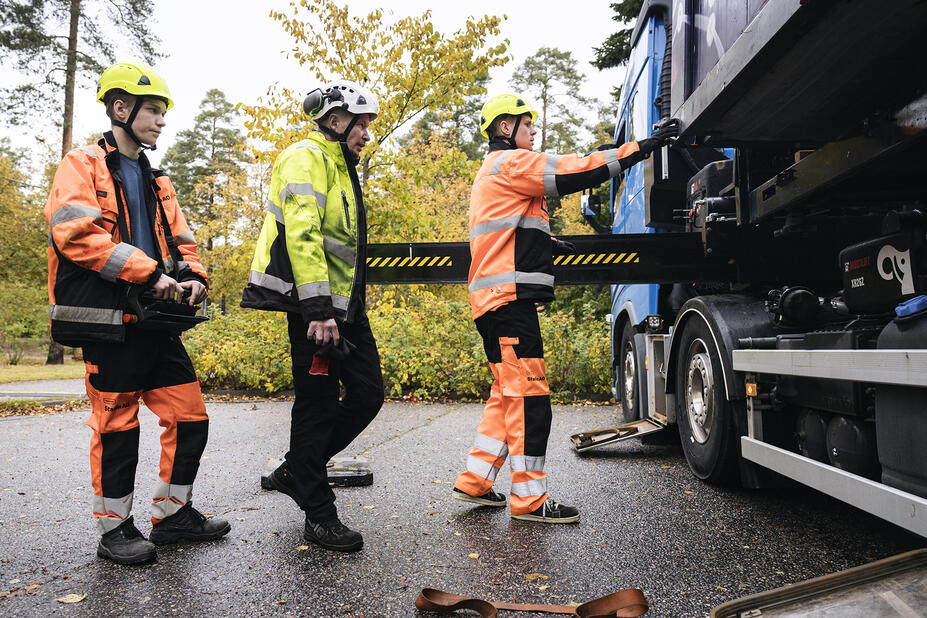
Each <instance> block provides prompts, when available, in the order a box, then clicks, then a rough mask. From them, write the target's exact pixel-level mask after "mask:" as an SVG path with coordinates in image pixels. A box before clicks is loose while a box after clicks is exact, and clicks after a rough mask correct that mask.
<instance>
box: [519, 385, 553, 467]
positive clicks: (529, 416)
mask: <svg viewBox="0 0 927 618" xmlns="http://www.w3.org/2000/svg"><path fill="white" fill-rule="evenodd" d="M552 420H553V414H552V412H551V409H550V397H549V396H547V395H538V396H535V397H525V455H534V456H541V455H544V454H545V453H547V439H548V438H549V437H550V424H551V421H552Z"/></svg>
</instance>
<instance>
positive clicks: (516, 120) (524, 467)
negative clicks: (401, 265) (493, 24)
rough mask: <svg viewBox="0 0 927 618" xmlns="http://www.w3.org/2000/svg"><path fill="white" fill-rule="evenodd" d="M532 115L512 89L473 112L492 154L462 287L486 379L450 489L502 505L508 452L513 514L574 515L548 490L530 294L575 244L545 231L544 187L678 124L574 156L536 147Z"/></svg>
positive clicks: (479, 188)
mask: <svg viewBox="0 0 927 618" xmlns="http://www.w3.org/2000/svg"><path fill="white" fill-rule="evenodd" d="M536 119H537V112H536V111H535V109H534V108H533V107H532V106H531V105H530V104H528V103H527V102H526V99H525V98H524V97H521V96H519V95H515V94H502V95H498V96H495V97H493V98H491V99H489V100H488V101H487V102H486V104H485V105H484V106H483V108H482V110H481V112H480V130H481V132H482V134H483V136H484V137H487V138H489V153H488V154H487V155H486V158H485V159H484V161H483V165H482V167H481V168H480V170H479V172H478V173H477V175H476V179H475V180H474V182H473V189H472V192H471V194H470V222H469V227H470V255H471V264H470V272H469V277H468V286H469V292H470V306H471V309H472V312H473V319H474V321H475V323H476V327H477V330H478V331H479V333H480V335H481V336H482V338H483V348H484V350H485V352H486V357H487V359H488V360H489V365H490V369H491V370H492V373H493V385H492V389H491V392H490V397H489V401H488V402H487V403H486V407H485V409H484V411H483V418H482V420H481V421H480V424H479V426H478V428H477V434H476V439H475V441H474V444H473V447H472V448H471V449H470V452H469V456H468V457H467V469H466V471H464V472H463V473H461V474H460V476H458V478H457V481H456V483H455V485H454V489H453V496H454V497H455V498H457V499H458V500H463V501H465V502H473V503H476V504H481V505H486V506H498V507H502V506H505V503H506V498H505V496H503V495H502V494H500V493H498V492H496V491H495V490H493V483H494V481H495V479H496V475H497V474H498V473H499V468H500V467H501V466H502V464H503V463H504V462H505V459H506V458H507V457H508V458H509V466H510V469H511V480H512V486H511V500H512V502H511V505H510V506H511V514H512V517H513V518H515V519H522V520H527V521H540V522H547V523H572V522H575V521H578V520H579V511H578V509H576V508H574V507H571V506H566V505H562V504H559V503H558V502H556V501H555V500H553V499H552V498H550V496H549V495H548V493H547V476H546V474H545V473H544V458H545V454H546V451H547V438H548V434H549V433H550V424H551V407H550V390H549V387H548V384H547V377H546V369H545V364H544V350H543V343H542V341H541V331H540V325H539V323H538V317H537V310H536V308H535V303H537V302H546V301H550V300H553V298H554V275H553V252H554V251H557V252H560V253H569V252H571V251H572V250H573V247H572V245H570V243H566V242H562V241H558V240H556V239H555V238H553V237H551V235H550V218H549V213H548V211H547V206H546V204H545V202H544V196H546V195H549V196H552V197H557V196H561V195H566V194H569V193H574V192H577V191H581V190H583V189H588V188H590V187H595V186H597V185H599V184H601V183H603V182H605V181H606V180H608V179H609V178H611V177H613V176H616V175H618V174H619V173H620V172H621V171H622V170H624V169H627V168H628V167H630V166H632V165H634V164H635V163H637V162H638V161H640V160H642V159H645V158H647V157H648V156H649V155H650V153H651V152H653V151H654V150H655V149H656V148H658V147H660V146H662V145H664V144H666V143H668V142H669V141H670V140H671V139H672V138H673V137H675V136H676V135H677V133H678V125H677V124H676V123H667V124H666V125H665V126H664V127H663V128H661V129H659V130H657V131H656V132H654V134H653V135H651V137H649V138H647V139H643V140H641V141H640V142H628V143H626V144H622V145H614V144H609V145H606V146H602V147H600V148H599V149H597V150H596V151H595V152H592V153H591V154H589V155H588V156H579V155H576V154H570V155H556V154H549V153H543V152H541V153H539V152H534V151H533V150H532V148H533V146H534V135H535V133H537V130H536V129H535V128H534V125H533V123H534V121H535V120H536Z"/></svg>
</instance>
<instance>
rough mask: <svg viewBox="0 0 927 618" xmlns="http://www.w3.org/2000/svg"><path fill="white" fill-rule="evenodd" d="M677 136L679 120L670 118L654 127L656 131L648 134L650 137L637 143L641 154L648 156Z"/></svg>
mask: <svg viewBox="0 0 927 618" xmlns="http://www.w3.org/2000/svg"><path fill="white" fill-rule="evenodd" d="M678 135H679V120H677V119H676V118H670V119H669V120H665V121H664V122H661V123H659V124H657V125H656V129H655V130H654V132H653V133H651V134H650V137H648V138H645V139H642V140H640V141H638V142H637V146H638V148H640V149H641V154H644V155H649V154H650V153H651V152H653V151H654V150H656V149H657V148H659V147H661V146H665V145H666V144H669V143H671V142H673V141H675V139H676V137H677V136H678Z"/></svg>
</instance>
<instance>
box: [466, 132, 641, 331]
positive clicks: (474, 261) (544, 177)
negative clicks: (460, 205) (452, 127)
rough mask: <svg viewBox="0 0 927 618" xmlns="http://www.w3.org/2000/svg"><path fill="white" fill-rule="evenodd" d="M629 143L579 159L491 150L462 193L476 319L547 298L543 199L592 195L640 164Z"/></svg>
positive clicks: (550, 282) (549, 272)
mask: <svg viewBox="0 0 927 618" xmlns="http://www.w3.org/2000/svg"><path fill="white" fill-rule="evenodd" d="M642 158H643V155H642V154H641V152H640V148H639V147H638V145H637V143H636V142H629V143H627V144H624V145H623V146H620V147H617V148H610V149H607V150H600V151H595V152H593V153H592V154H590V155H588V156H585V157H581V156H579V155H576V154H571V155H555V154H547V153H543V152H534V151H531V150H525V149H523V148H517V149H513V148H511V147H508V148H507V147H506V145H502V144H499V143H496V142H494V143H493V147H492V148H490V152H489V153H488V154H487V155H486V159H485V160H484V161H483V165H482V167H480V171H479V172H478V173H477V175H476V180H474V181H473V190H472V191H471V193H470V258H471V261H470V274H469V277H468V285H469V290H470V308H471V310H472V311H473V319H476V318H478V317H480V316H481V315H483V314H484V313H486V312H487V311H492V310H493V309H496V308H497V307H500V306H502V305H504V304H506V303H509V302H512V301H513V300H534V301H538V302H541V301H548V300H553V298H554V266H553V260H552V242H551V238H550V217H549V215H548V212H547V206H546V204H545V203H544V196H545V195H550V196H554V197H557V196H561V195H566V194H569V193H574V192H576V191H582V190H583V189H588V188H590V187H595V186H598V185H600V184H602V183H603V182H605V181H606V180H608V179H609V178H611V177H612V176H616V175H618V174H619V173H620V172H621V170H622V169H627V168H628V167H630V166H631V165H633V164H634V163H636V162H638V161H640V160H641V159H642Z"/></svg>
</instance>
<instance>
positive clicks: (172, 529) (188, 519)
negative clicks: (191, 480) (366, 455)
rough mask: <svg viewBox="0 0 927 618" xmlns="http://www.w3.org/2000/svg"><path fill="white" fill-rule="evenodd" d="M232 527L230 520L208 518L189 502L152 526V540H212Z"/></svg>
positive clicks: (162, 543)
mask: <svg viewBox="0 0 927 618" xmlns="http://www.w3.org/2000/svg"><path fill="white" fill-rule="evenodd" d="M231 529H232V526H231V525H230V524H229V522H227V521H225V520H224V519H219V518H217V517H210V518H208V519H207V517H206V516H205V515H203V514H202V513H200V512H199V511H197V510H196V509H195V508H193V502H187V503H186V504H185V505H183V506H182V507H180V510H179V511H177V512H176V513H174V514H173V515H171V516H170V517H166V518H165V519H162V520H161V521H159V522H158V523H156V524H155V525H154V526H152V527H151V542H152V543H154V544H155V545H166V544H168V543H176V542H177V541H212V540H213V539H218V538H219V537H222V536H225V535H226V534H228V533H229V531H230V530H231Z"/></svg>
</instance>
